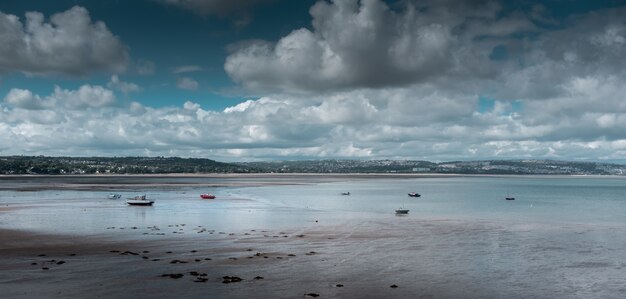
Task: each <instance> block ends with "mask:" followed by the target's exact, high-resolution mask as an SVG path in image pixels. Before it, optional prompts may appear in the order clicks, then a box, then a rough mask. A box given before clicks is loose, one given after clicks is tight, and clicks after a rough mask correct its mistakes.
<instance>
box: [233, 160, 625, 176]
mask: <svg viewBox="0 0 626 299" xmlns="http://www.w3.org/2000/svg"><path fill="white" fill-rule="evenodd" d="M237 165H241V166H247V167H250V168H254V169H258V170H260V171H263V172H277V173H281V172H282V173H457V174H564V175H623V174H626V166H625V165H621V164H610V163H596V162H569V161H553V160H485V161H453V162H442V163H433V162H428V161H410V160H408V161H407V160H312V161H269V162H248V163H237Z"/></svg>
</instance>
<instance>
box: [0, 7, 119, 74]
mask: <svg viewBox="0 0 626 299" xmlns="http://www.w3.org/2000/svg"><path fill="white" fill-rule="evenodd" d="M0 40H1V41H2V42H1V43H0V72H23V73H26V74H32V75H49V74H66V75H84V74H87V73H90V72H94V71H110V72H122V71H124V70H125V69H126V65H127V63H128V60H129V57H128V52H127V47H126V46H125V45H124V44H123V43H122V42H121V41H120V39H119V38H118V37H117V36H115V35H113V33H111V32H110V31H109V29H108V28H107V26H106V25H105V24H104V23H103V22H100V21H96V22H92V20H91V18H90V16H89V12H88V11H87V9H85V8H83V7H80V6H74V7H72V8H71V9H69V10H67V11H64V12H61V13H57V14H54V15H52V16H51V17H50V19H49V21H48V22H47V21H46V19H45V16H44V15H43V14H42V13H39V12H28V13H26V18H25V20H24V23H22V22H21V21H20V19H19V18H18V17H17V16H14V15H10V14H5V13H3V12H0Z"/></svg>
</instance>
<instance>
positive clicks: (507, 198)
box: [504, 196, 515, 200]
mask: <svg viewBox="0 0 626 299" xmlns="http://www.w3.org/2000/svg"><path fill="white" fill-rule="evenodd" d="M504 199H506V200H515V197H512V196H507V197H505V198H504Z"/></svg>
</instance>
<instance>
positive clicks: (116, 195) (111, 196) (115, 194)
mask: <svg viewBox="0 0 626 299" xmlns="http://www.w3.org/2000/svg"><path fill="white" fill-rule="evenodd" d="M107 198H108V199H120V198H122V194H117V193H111V194H109V195H108V196H107Z"/></svg>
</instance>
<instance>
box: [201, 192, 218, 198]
mask: <svg viewBox="0 0 626 299" xmlns="http://www.w3.org/2000/svg"><path fill="white" fill-rule="evenodd" d="M200 198H202V199H215V195H213V194H208V193H205V194H200Z"/></svg>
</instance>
